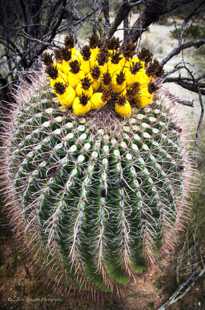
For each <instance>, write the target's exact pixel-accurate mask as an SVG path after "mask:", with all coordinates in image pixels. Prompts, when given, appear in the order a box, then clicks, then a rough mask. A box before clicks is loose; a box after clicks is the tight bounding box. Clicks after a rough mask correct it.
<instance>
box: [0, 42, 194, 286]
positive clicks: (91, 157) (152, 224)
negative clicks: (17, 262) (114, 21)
mask: <svg viewBox="0 0 205 310" xmlns="http://www.w3.org/2000/svg"><path fill="white" fill-rule="evenodd" d="M117 42H118V41H117V40H112V42H110V41H109V42H107V43H106V44H107V46H102V45H101V46H100V43H99V42H97V40H94V38H92V40H91V43H90V44H92V46H86V47H85V48H84V49H83V50H82V52H81V53H80V52H78V51H77V50H76V49H75V51H74V47H73V46H69V44H71V45H72V40H70V39H69V40H68V39H67V41H66V44H67V45H65V47H64V48H63V49H60V50H57V51H56V52H55V58H54V57H53V55H51V54H45V55H44V63H45V64H46V66H45V65H44V68H43V71H42V72H40V73H37V74H36V75H33V76H32V77H31V79H32V85H31V83H29V84H28V83H26V82H22V84H21V86H20V87H19V89H18V91H17V93H16V103H15V104H14V106H13V111H12V113H11V114H12V117H11V119H10V121H8V122H7V125H8V126H7V127H6V129H5V131H4V135H3V140H4V141H3V142H4V145H3V152H2V165H3V169H2V171H3V173H2V183H4V191H5V193H6V195H5V196H6V198H7V206H8V209H9V210H10V213H9V214H10V216H11V217H12V218H13V223H14V226H16V227H18V228H19V230H20V231H21V233H22V234H23V236H24V239H26V240H27V241H28V242H29V249H31V248H32V242H33V243H34V248H36V249H37V250H36V252H37V253H38V251H39V252H40V251H41V252H42V253H44V254H43V255H44V258H43V256H40V257H41V260H42V259H44V261H42V262H41V264H42V265H46V266H50V267H51V268H50V269H51V270H55V274H56V275H57V278H58V280H59V281H60V280H61V282H63V285H64V286H67V287H69V288H76V289H77V290H79V289H85V288H87V289H88V288H89V289H90V290H94V291H103V292H112V291H116V290H118V289H120V288H121V287H124V286H126V285H127V284H128V282H129V281H130V279H134V278H135V277H136V276H137V275H138V273H140V272H144V271H145V270H146V268H147V267H149V266H152V265H156V264H157V262H158V260H159V258H160V257H161V256H162V254H164V253H167V252H169V251H170V250H173V247H174V244H175V241H176V240H177V235H178V232H179V230H180V229H181V228H182V227H183V225H184V223H185V218H186V215H187V212H188V211H187V210H188V207H187V196H188V193H189V179H190V175H191V164H190V160H189V157H188V155H187V151H186V149H185V147H184V138H183V135H184V132H183V130H182V128H181V127H180V126H179V124H178V123H177V121H176V119H175V116H174V111H173V110H174V104H173V102H172V101H171V100H170V99H169V98H167V97H166V96H165V95H163V94H162V92H161V91H160V90H157V86H156V83H155V82H156V80H157V79H158V77H159V76H160V74H161V71H162V69H161V68H160V66H159V65H158V63H157V62H156V61H153V60H152V59H151V58H152V57H151V56H150V54H149V53H148V52H147V51H142V52H141V54H140V55H138V57H137V56H135V55H134V48H133V46H129V47H126V48H125V47H123V48H122V47H121V46H119V44H118V43H117ZM101 44H102V43H101ZM94 45H95V46H94ZM130 45H131V44H130ZM76 51H77V52H76ZM93 51H94V52H93ZM92 53H96V55H95V56H92V57H93V58H92V59H89V57H91V56H90V55H91V54H92ZM100 53H101V54H100ZM99 55H101V56H100V57H99ZM114 55H115V56H114ZM83 57H84V60H83ZM86 57H87V58H88V59H87V60H86ZM112 57H114V60H115V61H116V62H118V63H119V62H121V65H120V66H119V64H118V63H117V64H113V63H111V65H110V67H109V66H108V63H109V61H110V60H111V59H112ZM104 58H106V61H105V62H104V60H103V59H104ZM100 61H101V63H100ZM133 62H134V66H135V69H136V70H134V71H133V72H131V70H132V69H133ZM91 63H92V64H91ZM70 64H71V65H70ZM130 64H132V65H131V69H129V68H130V67H129V65H130ZM81 65H82V67H83V68H84V69H82V68H81V69H79V68H80V66H81ZM115 65H116V66H118V68H117V69H116V70H117V74H118V75H116V73H115V69H113V71H112V69H111V68H113V67H115ZM69 66H70V67H69ZM76 66H77V67H78V66H79V68H77V69H76ZM86 66H87V67H86ZM100 66H101V67H100ZM105 66H106V68H105ZM99 67H100V70H97V69H96V68H98V69H99ZM102 67H103V68H102ZM72 68H74V69H73V70H74V71H73V72H71V71H69V70H71V69H72ZM93 68H95V70H94V71H92V70H93ZM78 69H79V70H78ZM75 70H76V71H75ZM103 70H104V71H103ZM109 70H110V71H109ZM126 70H127V72H126ZM129 70H130V72H129ZM45 71H46V72H47V74H45V73H44V72H45ZM68 71H69V72H71V73H68ZM97 71H100V72H101V71H102V72H104V73H103V74H104V78H105V77H106V76H107V77H111V80H110V83H111V86H109V87H106V85H105V84H106V83H105V82H106V81H105V79H104V80H103V77H102V78H101V80H100V82H99V83H97V81H94V80H93V77H92V76H91V72H94V73H96V74H97ZM75 72H76V76H75V74H74V73H75ZM139 72H141V73H139ZM69 74H70V76H69ZM137 75H138V76H137ZM136 76H137V78H136ZM120 77H121V78H123V79H122V81H121V82H120V83H118V82H117V78H118V80H120ZM86 78H87V81H86ZM86 82H87V84H86ZM66 83H67V84H66ZM80 83H81V85H80ZM83 83H84V84H83ZM108 84H109V83H108ZM121 84H123V87H121ZM79 85H80V86H79ZM84 86H85V87H84ZM83 87H84V88H83ZM90 87H93V89H92V90H91V91H90V93H89V88H90ZM53 93H54V94H53ZM96 93H97V94H98V95H96V100H94V99H92V98H93V96H94V95H95V94H96ZM72 94H73V95H72ZM99 98H100V99H99ZM119 98H120V99H119ZM88 104H89V107H87V106H88ZM77 105H78V107H77ZM80 105H81V106H80ZM127 106H129V107H128V108H127ZM79 107H80V108H79ZM85 107H86V109H85ZM127 109H128V110H127ZM127 111H128V112H127ZM163 256H164V255H163ZM165 256H166V255H165Z"/></svg>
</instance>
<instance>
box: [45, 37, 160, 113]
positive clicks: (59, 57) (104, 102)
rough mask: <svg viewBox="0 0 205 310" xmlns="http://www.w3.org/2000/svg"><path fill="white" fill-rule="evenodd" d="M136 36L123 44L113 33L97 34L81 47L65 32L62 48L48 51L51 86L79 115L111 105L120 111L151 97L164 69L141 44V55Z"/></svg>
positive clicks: (61, 101) (63, 106)
mask: <svg viewBox="0 0 205 310" xmlns="http://www.w3.org/2000/svg"><path fill="white" fill-rule="evenodd" d="M135 48H136V45H135V44H133V43H132V42H128V43H127V44H120V41H119V39H117V38H112V39H110V40H106V41H104V42H102V41H101V40H100V39H99V38H98V36H96V35H93V36H92V37H91V38H90V39H89V44H88V45H85V46H83V47H82V49H81V50H78V49H76V48H75V45H74V39H73V37H66V38H65V44H64V47H63V48H59V49H56V50H55V51H54V55H53V54H49V53H44V55H43V61H44V64H45V65H46V73H47V74H48V77H49V81H50V86H51V88H52V91H53V93H54V94H55V95H56V96H57V99H58V103H59V104H60V108H61V110H63V111H66V110H67V109H72V112H73V113H74V114H75V115H76V116H81V115H85V114H87V113H89V112H90V111H92V110H100V109H103V108H105V107H111V108H112V109H113V110H115V112H116V113H117V114H118V115H119V116H121V117H130V116H131V114H132V110H133V109H136V108H144V107H145V106H147V105H149V104H151V103H152V102H153V98H154V93H155V91H156V90H157V87H156V85H155V83H154V82H155V80H156V79H157V78H158V77H159V76H161V75H162V73H163V70H162V67H161V66H160V65H159V63H158V61H157V60H153V56H152V54H151V53H150V52H149V51H148V50H146V49H142V50H141V51H140V52H139V53H138V55H136V52H135Z"/></svg>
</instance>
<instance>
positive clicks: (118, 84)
mask: <svg viewBox="0 0 205 310" xmlns="http://www.w3.org/2000/svg"><path fill="white" fill-rule="evenodd" d="M125 87H126V76H125V73H124V72H123V71H118V72H116V73H115V74H114V76H113V78H112V89H113V90H114V92H116V93H121V92H122V91H123V90H124V89H125Z"/></svg>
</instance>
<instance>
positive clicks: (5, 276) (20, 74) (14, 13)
mask: <svg viewBox="0 0 205 310" xmlns="http://www.w3.org/2000/svg"><path fill="white" fill-rule="evenodd" d="M93 32H94V33H97V34H98V35H100V36H101V37H110V36H112V35H115V36H117V37H119V38H120V39H121V41H124V42H126V41H129V40H132V41H134V42H136V43H137V49H140V48H141V47H146V48H148V49H150V50H151V51H152V53H153V55H154V57H155V58H156V59H158V60H159V61H160V62H161V64H163V66H164V72H165V73H164V76H163V88H165V89H167V91H168V92H170V94H171V95H173V96H174V97H173V98H174V99H175V101H176V102H177V113H178V115H179V117H180V118H181V121H182V122H184V123H186V126H187V134H189V135H190V148H191V149H192V151H193V152H192V154H193V160H194V162H195V163H196V167H197V170H198V175H199V179H200V185H199V186H198V190H197V191H196V192H195V193H193V197H192V200H193V217H192V222H191V223H190V226H189V228H188V230H187V233H186V236H185V238H184V242H183V244H182V245H181V246H180V248H179V249H178V252H177V255H176V259H175V264H174V266H173V267H172V269H171V270H170V274H169V275H168V281H167V279H163V278H162V279H161V280H160V281H158V283H157V285H156V286H157V289H158V294H159V295H160V294H164V300H165V301H166V299H167V300H168V299H169V297H170V296H173V294H174V293H175V292H176V291H177V290H180V285H182V287H183V289H182V291H180V294H179V296H182V298H179V300H177V301H176V302H175V303H174V305H172V306H169V309H179V310H180V309H182V310H183V309H190V310H192V309H205V297H204V296H205V276H203V275H204V272H205V271H204V270H205V269H204V268H205V241H204V235H205V234H204V233H205V225H204V224H205V122H204V118H203V114H204V103H205V99H204V96H205V1H189V0H187V1H183V0H174V1H172V0H170V1H169V0H166V1H165V0H163V1H157V0H147V1H136V0H135V1H134V0H131V1H128V0H119V1H117V0H110V1H109V0H74V1H72V0H30V1H27V0H7V1H3V0H0V118H1V115H2V114H3V113H5V111H7V113H9V110H8V107H9V104H8V103H9V102H12V101H13V100H14V98H13V95H12V89H13V88H14V87H16V85H18V83H19V81H20V79H22V78H26V79H28V77H29V74H28V73H32V71H33V70H38V69H40V67H41V55H42V53H43V52H44V51H45V50H47V49H52V50H53V49H55V48H56V47H59V46H61V45H62V44H63V38H64V36H65V35H66V34H72V35H73V36H74V37H75V40H76V44H77V45H78V46H79V47H81V46H82V44H83V43H84V42H86V40H87V39H88V38H89V36H90V35H91V34H92V33H93ZM2 124H3V121H2V122H1V120H0V126H3V125H2ZM2 206H3V202H1V200H0V309H2V310H3V309H70V308H69V307H72V301H69V305H68V302H67V301H66V302H65V300H64V299H63V298H61V297H59V296H56V300H55V301H52V302H50V303H49V302H42V300H41V298H45V297H47V298H48V297H49V296H50V294H51V292H50V291H49V290H48V289H47V288H46V287H45V283H43V281H42V280H39V279H38V277H36V274H35V273H34V271H33V270H32V267H31V266H30V265H29V258H27V256H26V254H25V253H23V252H21V251H20V250H19V247H18V244H17V243H16V240H15V238H14V236H13V233H12V230H11V227H10V225H9V221H8V219H7V217H6V216H5V214H4V212H3V211H2ZM183 285H185V286H183ZM187 287H188V290H187V291H186V289H187ZM191 287H192V288H191ZM183 292H185V294H184V295H183ZM187 292H189V293H188V294H187ZM52 294H53V293H52ZM52 294H51V296H52V297H53V295H52ZM140 294H141V295H140ZM133 298H134V299H133ZM152 298H153V296H152V292H149V291H146V290H143V288H142V289H141V293H139V295H138V296H134V297H133V296H131V297H129V296H128V298H127V299H126V300H124V302H123V303H122V302H119V301H116V300H114V299H113V300H109V301H106V304H105V305H104V306H103V309H108V310H109V309H135V302H136V301H137V302H138V303H140V302H141V303H142V306H141V309H145V308H143V307H144V304H143V300H146V305H147V304H149V308H146V309H155V308H154V306H153V305H154V303H153V302H152ZM32 300H33V301H35V302H32ZM133 300H134V301H135V302H133ZM148 300H149V301H150V302H147V301H148ZM82 304H83V305H82ZM70 305H71V306H70ZM77 309H97V308H96V305H91V304H90V303H89V302H87V301H86V300H84V301H83V303H82V302H81V303H80V304H79V306H78V307H77ZM164 309H165V308H164ZM166 309H167V308H166Z"/></svg>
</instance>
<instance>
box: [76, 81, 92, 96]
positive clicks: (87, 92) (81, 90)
mask: <svg viewBox="0 0 205 310" xmlns="http://www.w3.org/2000/svg"><path fill="white" fill-rule="evenodd" d="M76 94H77V96H79V97H80V96H82V95H83V94H84V95H86V96H88V98H90V97H91V96H92V94H93V88H92V87H91V86H90V87H89V88H88V89H84V88H83V86H82V84H81V83H80V84H78V85H77V87H76Z"/></svg>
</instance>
